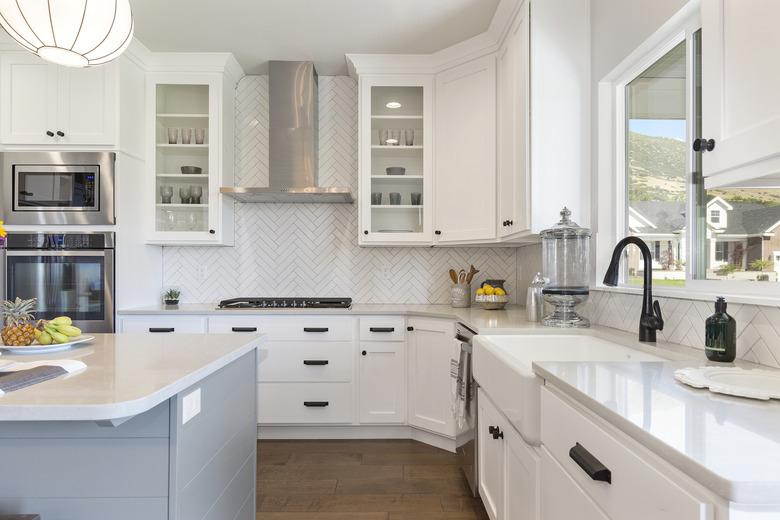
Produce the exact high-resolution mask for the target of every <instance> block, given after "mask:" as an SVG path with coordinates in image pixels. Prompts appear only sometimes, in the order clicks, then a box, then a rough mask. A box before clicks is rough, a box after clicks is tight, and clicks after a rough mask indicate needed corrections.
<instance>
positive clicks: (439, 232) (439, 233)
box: [433, 229, 441, 235]
mask: <svg viewBox="0 0 780 520" xmlns="http://www.w3.org/2000/svg"><path fill="white" fill-rule="evenodd" d="M433 234H434V235H441V231H439V230H438V229H437V230H436V231H434V232H433Z"/></svg>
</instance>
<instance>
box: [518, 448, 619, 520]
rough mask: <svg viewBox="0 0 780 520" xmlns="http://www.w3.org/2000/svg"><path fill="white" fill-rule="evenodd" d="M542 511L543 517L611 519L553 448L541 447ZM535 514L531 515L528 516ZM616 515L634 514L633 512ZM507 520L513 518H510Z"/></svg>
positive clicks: (548, 518) (570, 519)
mask: <svg viewBox="0 0 780 520" xmlns="http://www.w3.org/2000/svg"><path fill="white" fill-rule="evenodd" d="M541 461H542V462H541V479H540V481H541V482H540V485H539V487H540V491H541V493H540V502H541V504H540V508H539V509H540V515H541V518H544V520H572V519H574V518H576V519H577V520H609V519H608V518H607V516H606V515H605V514H604V512H603V511H601V510H600V509H599V507H598V506H597V505H596V504H595V503H594V502H593V500H591V499H590V497H588V495H587V494H585V492H584V491H583V490H582V488H581V487H579V486H578V485H577V483H576V482H574V480H573V479H572V478H571V477H570V476H569V475H568V474H567V473H566V471H565V470H564V469H563V468H562V467H561V465H560V464H558V463H557V462H556V461H555V459H554V458H553V456H552V455H550V452H548V451H547V450H546V449H545V448H544V447H542V449H541ZM529 518H532V517H529ZM616 518H633V517H632V516H631V515H628V516H625V517H616ZM507 520H510V519H509V518H507Z"/></svg>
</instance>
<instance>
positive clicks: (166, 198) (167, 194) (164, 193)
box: [160, 185, 173, 204]
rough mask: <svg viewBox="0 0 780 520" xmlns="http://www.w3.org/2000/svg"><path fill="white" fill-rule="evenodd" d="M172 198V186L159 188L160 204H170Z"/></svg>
mask: <svg viewBox="0 0 780 520" xmlns="http://www.w3.org/2000/svg"><path fill="white" fill-rule="evenodd" d="M172 198H173V186H166V185H163V186H160V202H161V203H163V204H170V203H171V199H172Z"/></svg>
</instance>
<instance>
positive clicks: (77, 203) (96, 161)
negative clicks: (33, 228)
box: [0, 152, 116, 225]
mask: <svg viewBox="0 0 780 520" xmlns="http://www.w3.org/2000/svg"><path fill="white" fill-rule="evenodd" d="M0 155H2V186H1V187H0V188H1V189H2V208H1V209H2V211H0V214H1V215H2V217H1V218H2V219H3V221H4V222H5V223H6V224H11V225H13V224H23V225H29V224H44V225H59V224H76V225H79V224H90V225H100V224H103V225H110V224H114V223H115V222H116V217H115V215H114V164H115V162H116V154H114V153H111V152H5V153H2V154H0Z"/></svg>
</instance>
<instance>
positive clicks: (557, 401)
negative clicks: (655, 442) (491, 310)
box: [542, 388, 713, 520]
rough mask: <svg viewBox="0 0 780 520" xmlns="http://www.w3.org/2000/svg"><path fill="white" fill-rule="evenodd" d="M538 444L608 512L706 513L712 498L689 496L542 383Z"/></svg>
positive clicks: (678, 516) (646, 517)
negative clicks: (540, 422)
mask: <svg viewBox="0 0 780 520" xmlns="http://www.w3.org/2000/svg"><path fill="white" fill-rule="evenodd" d="M542 444H543V445H544V447H545V448H546V449H547V451H549V453H550V454H551V455H552V456H553V458H555V460H556V461H557V462H558V463H559V464H560V465H561V466H562V467H563V468H564V469H565V470H566V472H567V473H568V474H569V475H571V477H572V478H573V479H574V480H575V481H576V482H577V484H578V485H579V486H580V487H581V488H582V489H583V490H584V491H585V493H587V495H588V496H589V497H591V499H592V500H593V501H594V502H595V503H596V504H598V506H599V507H600V508H601V509H602V510H604V512H605V513H606V514H607V515H608V516H609V517H610V518H631V519H632V520H663V519H669V520H710V519H711V518H712V515H713V506H712V504H708V503H706V502H703V501H702V500H700V499H698V498H696V497H695V496H693V495H692V494H691V493H690V492H689V491H688V490H686V489H684V488H683V487H682V486H681V484H678V483H677V482H675V481H673V480H671V479H670V478H669V477H668V476H666V475H664V474H663V473H661V472H659V471H658V470H657V469H655V468H654V467H653V466H651V465H650V463H649V461H646V460H643V459H642V458H640V456H639V455H638V454H637V453H636V452H635V451H634V450H633V449H632V448H630V447H629V446H627V445H626V444H624V443H623V441H621V440H619V439H618V438H616V437H615V436H613V434H612V433H611V432H608V431H606V430H605V429H603V428H602V427H601V426H599V425H597V424H596V423H595V422H594V421H593V420H592V419H591V418H590V417H587V416H586V415H585V414H584V413H582V412H580V411H578V410H576V409H575V408H573V407H572V406H571V405H570V404H569V403H567V402H565V401H564V400H563V399H562V398H561V397H559V396H558V395H556V394H554V393H553V392H551V391H550V390H549V389H547V388H542ZM683 478H684V477H683ZM542 487H544V484H543V486H542Z"/></svg>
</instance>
